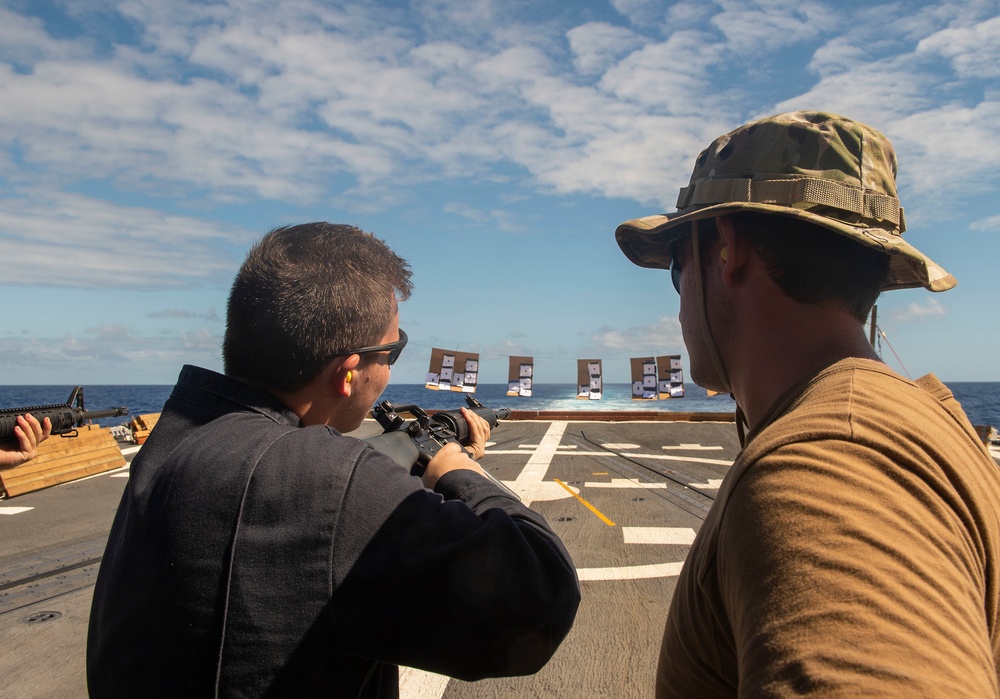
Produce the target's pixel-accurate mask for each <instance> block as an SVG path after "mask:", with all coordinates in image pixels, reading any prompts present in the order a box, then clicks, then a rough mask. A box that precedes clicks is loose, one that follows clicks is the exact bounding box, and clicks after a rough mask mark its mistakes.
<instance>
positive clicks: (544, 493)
mask: <svg viewBox="0 0 1000 699" xmlns="http://www.w3.org/2000/svg"><path fill="white" fill-rule="evenodd" d="M568 424H569V423H567V422H565V421H555V422H553V423H552V424H550V425H549V429H548V431H547V432H546V433H545V436H544V437H542V439H541V441H540V442H539V444H538V448H537V449H535V451H534V452H533V453H532V454H531V457H530V458H529V459H528V463H527V464H525V466H524V468H523V469H522V470H521V473H520V475H518V477H517V478H516V479H515V480H514V481H504V483H505V484H506V485H507V486H508V487H509V488H510V489H511V490H513V491H514V492H515V493H517V494H518V495H519V496H520V498H521V502H523V503H524V504H525V505H526V506H527V507H531V503H533V502H538V501H540V500H561V499H563V498H568V497H571V495H570V493H568V492H566V489H565V488H563V487H562V486H560V485H559V484H558V483H553V482H552V481H546V480H545V474H546V472H547V471H548V470H549V464H551V463H552V457H553V456H555V455H556V451H557V450H558V448H559V441H560V440H561V439H562V436H563V433H564V432H565V431H566V426H567V425H568ZM493 453H496V452H493Z"/></svg>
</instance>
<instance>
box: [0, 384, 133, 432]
mask: <svg viewBox="0 0 1000 699" xmlns="http://www.w3.org/2000/svg"><path fill="white" fill-rule="evenodd" d="M74 403H75V404H76V405H74ZM27 413H31V414H32V415H34V416H35V417H36V418H37V419H38V422H40V423H41V422H43V421H44V420H45V418H49V420H50V421H51V422H52V434H58V435H60V436H62V437H76V436H77V435H78V434H79V433H78V432H77V430H76V428H77V427H83V423H84V422H86V421H87V420H94V419H97V418H100V417H118V416H119V415H128V408H111V409H109V410H91V411H87V410H85V409H84V407H83V386H77V387H76V388H74V389H73V392H72V393H70V394H69V398H68V399H67V400H66V403H65V404H62V405H60V404H58V403H56V404H53V405H32V406H28V407H26V408H4V409H2V410H0V439H10V438H11V437H13V436H14V428H15V427H17V416H18V415H25V414H27Z"/></svg>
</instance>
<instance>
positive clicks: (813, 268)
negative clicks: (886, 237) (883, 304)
mask: <svg viewBox="0 0 1000 699" xmlns="http://www.w3.org/2000/svg"><path fill="white" fill-rule="evenodd" d="M730 217H731V218H732V220H733V223H734V226H735V228H736V230H737V231H738V232H740V233H742V234H743V235H745V236H746V237H747V239H748V240H749V241H750V244H751V245H752V246H753V248H754V252H756V253H757V255H758V256H759V257H760V258H761V259H762V260H763V262H764V266H765V268H766V269H767V271H768V273H769V274H770V275H771V279H773V280H774V282H775V283H776V284H777V285H778V286H779V287H781V290H782V291H784V292H785V293H786V294H788V296H790V297H791V298H793V299H794V300H796V301H798V302H799V303H836V304H839V305H840V306H842V307H843V308H844V309H846V310H847V311H849V312H850V313H851V314H852V315H853V316H854V317H855V318H857V319H858V320H859V321H860V322H862V323H864V322H865V319H866V318H867V317H868V313H869V312H870V311H871V309H872V306H873V305H874V304H875V301H876V300H877V299H878V296H879V294H880V293H881V291H882V286H883V284H884V283H885V280H886V277H887V276H888V274H889V256H888V255H887V254H886V253H884V252H882V251H880V250H877V249H875V248H870V247H868V246H866V245H863V244H861V243H859V242H856V241H854V240H851V239H850V238H848V237H847V236H844V235H840V234H838V233H835V232H834V231H831V230H829V229H827V228H824V227H823V226H819V225H816V224H813V223H810V222H808V221H803V220H801V219H797V218H794V217H791V216H780V215H773V214H764V213H755V212H740V213H735V214H731V215H730Z"/></svg>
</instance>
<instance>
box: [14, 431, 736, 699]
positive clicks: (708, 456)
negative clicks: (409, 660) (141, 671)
mask: <svg viewBox="0 0 1000 699" xmlns="http://www.w3.org/2000/svg"><path fill="white" fill-rule="evenodd" d="M512 417H513V418H516V419H511V420H507V421H504V422H503V423H501V425H500V426H499V427H498V428H497V429H496V430H494V432H493V435H492V438H491V446H490V447H489V448H488V449H487V453H486V456H485V457H484V459H483V461H482V462H481V463H482V465H483V467H484V468H486V469H487V470H488V471H489V472H490V473H491V474H493V475H494V476H495V477H497V478H499V479H500V480H502V481H504V482H506V483H507V484H508V485H511V486H512V487H513V488H514V489H515V490H516V491H517V492H518V493H519V495H521V497H522V499H523V500H524V501H525V502H527V503H529V504H530V505H531V506H532V507H533V508H534V509H536V510H538V511H539V512H541V513H542V514H543V515H544V516H545V517H546V519H547V520H548V521H549V522H550V524H551V525H552V527H553V528H554V529H555V531H556V532H557V533H558V534H559V536H560V537H561V538H562V539H563V541H564V542H565V543H566V546H567V548H568V549H569V551H570V554H571V555H572V557H573V560H574V562H575V564H576V566H577V569H578V573H579V577H580V580H581V586H582V589H583V601H582V603H581V606H580V611H579V613H578V616H577V620H576V624H575V626H574V628H573V630H572V631H571V632H570V634H569V636H568V637H567V638H566V640H565V642H564V643H563V645H562V646H561V647H560V649H559V650H558V651H557V653H556V655H555V657H554V658H553V659H552V661H551V662H550V663H549V664H548V665H547V666H546V667H545V668H544V669H542V670H541V671H540V672H539V673H537V674H535V675H532V676H529V677H521V678H505V679H495V680H485V681H481V682H476V683H468V682H462V681H459V680H454V679H449V678H446V677H441V676H437V675H432V674H428V673H424V672H420V671H415V670H408V669H403V670H402V671H401V696H403V697H407V698H409V699H418V698H419V699H441V698H445V699H459V698H470V699H471V698H476V699H480V698H481V699H485V698H487V697H565V698H567V699H568V698H570V697H572V698H574V699H575V698H577V697H581V696H605V697H616V698H627V697H646V696H650V695H651V694H652V692H653V677H654V672H655V668H656V655H657V651H658V648H659V642H660V635H661V632H662V628H663V622H664V619H665V618H666V614H667V608H668V606H669V604H670V599H671V596H672V594H673V591H674V585H675V582H676V578H677V575H678V573H679V572H680V569H681V565H682V563H683V561H684V558H685V556H686V554H687V551H688V548H689V546H690V543H691V541H692V540H693V538H694V535H695V533H696V532H697V530H698V528H699V527H700V525H701V523H702V521H703V520H704V518H705V516H706V514H707V512H708V509H709V507H710V506H711V504H712V502H713V500H714V498H715V495H716V492H717V490H718V487H719V484H720V483H721V480H722V478H723V477H724V476H725V474H726V472H727V470H728V468H729V465H730V464H731V462H732V460H733V458H734V457H735V456H736V454H737V453H738V451H739V443H738V441H737V437H736V430H735V426H734V425H733V422H732V418H731V416H728V415H726V414H718V413H713V414H698V415H695V416H693V417H692V416H691V415H681V414H674V418H673V419H668V418H666V417H663V416H662V414H658V416H657V415H654V416H652V417H651V416H650V414H649V413H644V414H643V415H642V416H641V417H640V418H639V419H635V418H634V417H632V416H624V415H622V414H614V415H607V414H604V415H588V416H581V415H580V414H566V415H544V416H542V415H537V414H536V415H514V416H512ZM629 418H631V419H629ZM678 418H687V419H678ZM378 431H380V430H379V428H378V426H377V425H376V424H375V423H374V422H370V421H366V424H365V425H364V426H363V427H362V428H361V429H360V430H359V431H358V432H357V433H356V435H357V436H367V435H368V434H374V433H377V432H378ZM123 446H124V445H123ZM138 449H139V447H131V448H126V449H123V453H125V455H126V459H128V460H129V461H130V460H131V458H132V457H133V456H134V454H135V452H136V451H137V450H138ZM127 478H128V466H125V467H124V468H121V469H119V470H117V471H111V472H107V473H104V474H100V475H98V476H93V477H90V478H87V479H83V480H80V481H75V482H72V483H67V484H63V485H61V486H57V487H52V488H48V489H46V490H41V491H37V492H34V493H27V494H25V495H21V496H18V497H15V498H10V499H8V500H5V501H2V502H0V521H2V527H3V534H4V536H2V537H0V644H2V648H3V653H2V654H0V673H2V676H3V677H4V682H3V687H2V688H0V695H2V696H10V697H18V699H33V698H36V697H37V698H38V699H43V698H44V699H49V698H50V697H67V698H72V697H85V696H86V681H85V673H84V658H85V644H86V632H87V621H88V615H89V608H90V600H91V596H92V593H93V586H94V582H95V580H96V576H97V571H98V568H99V565H100V560H101V557H102V555H103V549H104V543H105V540H106V538H107V534H108V530H109V528H110V525H111V521H112V518H113V517H114V513H115V510H116V508H117V505H118V500H119V498H120V496H121V492H122V489H123V487H124V485H125V483H126V482H127ZM414 603H415V604H416V603H418V602H417V601H415V602H414Z"/></svg>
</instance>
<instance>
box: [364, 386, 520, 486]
mask: <svg viewBox="0 0 1000 699" xmlns="http://www.w3.org/2000/svg"><path fill="white" fill-rule="evenodd" d="M465 400H466V402H467V403H468V404H469V408H470V409H471V410H472V412H474V413H476V414H477V415H479V416H480V417H482V418H483V419H484V420H486V422H487V423H489V426H490V429H491V430H492V429H495V428H496V426H497V423H498V422H499V421H500V420H503V419H505V418H508V417H510V410H509V409H507V408H500V409H499V410H493V409H492V408H487V407H486V406H485V405H483V404H482V403H480V402H479V401H478V400H476V399H475V398H473V397H472V396H466V397H465ZM403 415H410V416H411V417H412V419H410V420H407V419H406V418H404V417H403ZM372 417H374V418H375V419H376V420H377V421H378V424H379V425H381V426H382V429H383V430H384V431H383V433H382V434H379V435H375V436H374V437H366V438H365V440H364V441H366V442H368V443H369V444H371V445H372V446H373V447H374V448H375V449H376V450H378V451H380V452H382V453H383V454H385V455H387V456H389V457H390V458H391V459H392V460H393V461H395V462H396V463H397V464H399V465H400V466H402V467H403V468H405V469H407V470H408V471H409V472H410V473H412V474H413V475H415V476H419V475H421V474H422V473H423V472H424V469H425V468H426V467H427V463H428V462H429V461H430V460H431V459H433V458H434V455H435V454H437V453H438V451H439V450H440V449H441V447H443V446H444V445H445V444H448V443H449V442H457V443H459V444H461V445H462V446H469V444H471V442H472V439H471V438H470V436H469V424H468V423H467V422H466V421H465V418H464V417H462V413H461V412H459V411H458V410H449V411H442V412H439V413H435V414H434V415H428V414H427V413H426V412H425V411H424V410H422V409H421V408H419V407H417V406H416V405H393V404H392V403H390V402H389V401H387V400H384V401H382V402H381V403H379V404H378V405H376V406H375V407H374V408H372ZM486 477H487V478H489V479H490V480H491V481H493V482H494V483H496V484H497V485H498V486H500V487H501V488H503V490H504V491H505V492H506V493H507V494H508V495H510V496H512V497H515V498H517V499H518V500H520V498H519V497H518V495H517V493H515V492H514V491H513V490H511V489H510V488H508V487H507V486H505V485H504V484H503V483H501V482H500V481H498V480H497V479H496V478H494V477H493V476H491V475H490V474H488V473H487V474H486Z"/></svg>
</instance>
